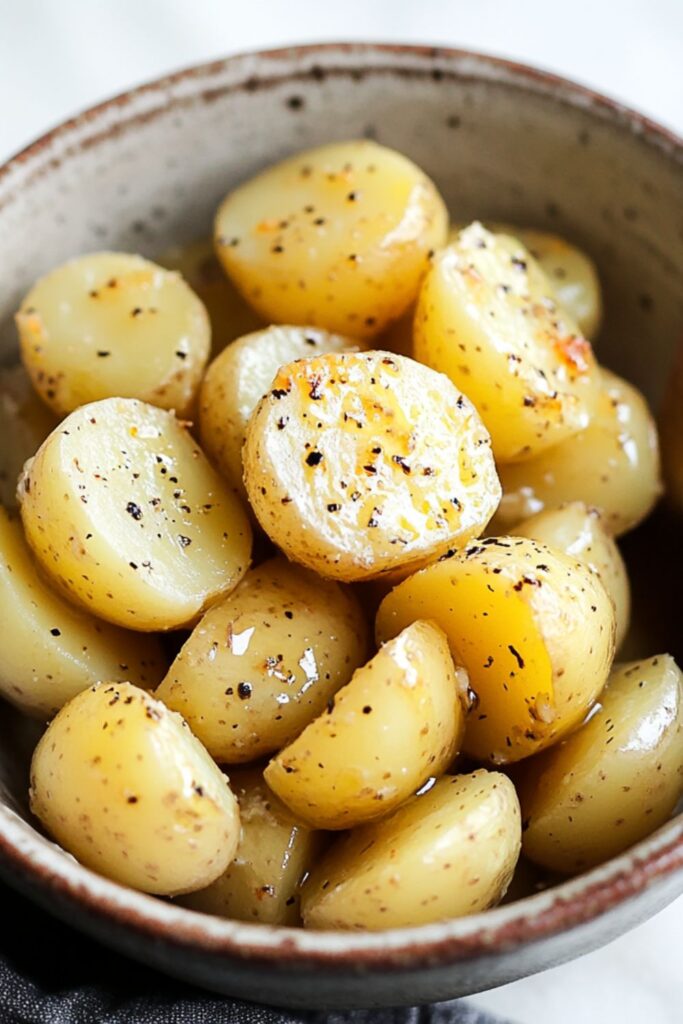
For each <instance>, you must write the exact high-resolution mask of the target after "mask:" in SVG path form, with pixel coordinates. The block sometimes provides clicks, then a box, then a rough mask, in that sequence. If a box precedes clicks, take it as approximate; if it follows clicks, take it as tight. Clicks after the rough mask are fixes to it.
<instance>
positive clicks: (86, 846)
mask: <svg viewBox="0 0 683 1024" xmlns="http://www.w3.org/2000/svg"><path fill="white" fill-rule="evenodd" d="M31 810H32V811H33V813H34V814H35V815H36V816H37V817H38V818H39V819H40V820H41V822H42V823H43V825H44V826H45V828H46V829H47V830H48V832H49V833H50V834H51V835H52V836H54V838H55V839H56V840H57V842H58V843H59V844H60V845H61V846H63V847H64V849H65V850H68V851H69V853H72V854H73V855H74V857H76V859H77V860H79V861H80V862H81V863H82V864H85V865H86V867H89V868H92V869H93V870H94V871H98V872H100V874H103V875H106V876H107V877H108V878H112V879H114V881H116V882H121V883H123V884H124V885H129V886H131V887H132V888H133V889H141V890H143V891H144V892H150V893H157V894H163V895H173V894H175V893H182V892H191V891H192V890H193V889H201V888H203V887H204V886H206V885H209V884H210V883H211V882H212V881H214V879H216V878H218V877H219V876H220V875H221V874H222V873H223V872H224V871H225V869H226V868H227V866H228V864H229V863H230V861H231V860H232V858H233V857H234V855H235V851H236V849H237V843H238V840H239V833H240V822H239V811H238V808H237V801H236V800H235V797H234V796H233V794H232V793H231V791H230V788H229V786H228V782H227V779H226V778H225V776H224V775H222V774H221V772H220V770H219V769H218V768H217V767H216V765H215V764H214V763H213V761H212V760H211V758H210V757H209V755H208V754H207V753H206V751H205V750H204V748H203V747H202V745H201V743H200V742H199V740H197V739H195V737H194V736H193V735H192V733H191V732H190V730H189V729H188V728H187V726H186V725H185V723H184V722H183V720H182V718H181V717H180V715H176V714H174V712H172V711H169V710H168V709H167V708H165V707H164V705H163V704H162V703H161V702H160V701H158V700H154V698H153V697H150V695H149V694H148V693H145V691H144V690H140V689H138V688H137V687H136V686H132V685H131V684H130V683H100V684H99V685H97V686H93V687H91V688H90V689H88V690H84V691H83V693H79V694H78V696H77V697H74V699H73V700H72V701H70V703H69V704H67V705H65V707H63V708H62V710H61V711H60V712H59V714H58V715H57V717H56V718H55V719H54V720H53V721H52V722H51V723H50V725H49V726H48V728H47V731H46V732H45V734H44V736H43V737H42V739H41V740H40V742H39V743H38V746H37V747H36V750H35V753H34V755H33V761H32V763H31Z"/></svg>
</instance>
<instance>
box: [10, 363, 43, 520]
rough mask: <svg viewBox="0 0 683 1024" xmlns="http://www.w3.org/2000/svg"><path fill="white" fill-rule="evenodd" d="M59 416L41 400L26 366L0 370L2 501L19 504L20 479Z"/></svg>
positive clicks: (14, 504)
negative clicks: (28, 461) (18, 487)
mask: <svg viewBox="0 0 683 1024" xmlns="http://www.w3.org/2000/svg"><path fill="white" fill-rule="evenodd" d="M56 426H57V418H56V417H55V416H54V415H53V414H52V413H51V412H50V410H49V409H48V408H47V407H46V406H45V405H44V404H43V403H42V402H41V401H40V399H39V398H38V396H37V395H36V393H35V391H34V390H33V385H32V384H31V381H30V379H29V377H28V375H27V373H26V370H25V369H24V368H23V366H18V365H17V366H12V367H9V368H7V369H4V370H0V438H2V444H1V445H0V504H2V505H3V506H4V507H5V508H8V509H15V508H16V507H17V481H18V480H19V475H20V473H21V471H22V469H23V467H24V463H25V462H26V460H27V459H30V458H31V456H32V455H35V453H36V451H37V450H38V448H39V446H40V445H41V444H42V442H43V441H44V440H45V438H46V437H47V435H48V434H49V433H50V431H51V430H53V429H54V428H55V427H56Z"/></svg>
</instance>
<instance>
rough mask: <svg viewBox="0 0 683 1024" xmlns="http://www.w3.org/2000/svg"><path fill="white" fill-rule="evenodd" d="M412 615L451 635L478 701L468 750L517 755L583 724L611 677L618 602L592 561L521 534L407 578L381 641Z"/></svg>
mask: <svg viewBox="0 0 683 1024" xmlns="http://www.w3.org/2000/svg"><path fill="white" fill-rule="evenodd" d="M416 619H432V620H433V621H434V622H436V623H437V624H438V625H439V626H441V628H442V629H443V630H444V632H445V633H446V636H447V637H448V641H449V643H450V647H451V651H452V653H453V657H454V658H455V660H456V662H457V663H458V664H460V665H462V666H463V667H464V668H465V669H466V671H467V673H468V675H469V681H470V686H471V687H472V689H473V691H474V694H475V695H476V696H475V699H474V700H473V702H472V706H471V708H470V712H469V715H468V718H467V724H466V730H465V740H464V750H465V752H466V753H468V754H470V755H471V756H472V757H474V758H476V759H477V760H481V761H490V762H492V763H493V764H505V763H509V762H511V761H519V760H520V759H521V758H523V757H528V756H529V755H530V754H534V753H536V752H537V751H539V750H543V749H544V748H545V747H548V746H550V745H551V744H553V743H556V742H557V740H558V739H560V738H561V737H562V736H564V735H566V734H567V733H568V732H570V731H571V730H572V729H573V728H574V727H575V726H577V725H578V724H579V723H580V722H581V720H582V719H583V717H584V715H585V714H586V712H587V710H588V709H589V708H590V707H591V705H592V704H593V702H594V701H595V699H596V697H597V696H598V694H599V693H600V691H601V689H602V687H603V686H604V684H605V681H606V679H607V674H608V672H609V669H610V665H611V662H612V657H613V655H614V633H615V616H614V605H613V604H612V601H611V600H610V598H609V597H608V596H607V593H606V591H605V588H604V587H603V585H602V583H601V582H600V580H599V579H598V577H597V576H596V575H595V574H594V573H593V572H591V570H590V569H589V568H587V566H585V565H582V564H581V563H580V562H577V561H575V560H574V559H572V558H568V557H567V556H566V555H563V554H561V553H560V552H559V551H554V550H552V549H551V548H549V547H547V546H546V545H544V544H538V543H536V541H533V540H529V539H527V538H525V537H490V538H488V539H487V540H483V541H481V542H479V543H477V544H475V545H473V546H472V547H470V548H468V549H467V550H466V551H465V552H464V553H462V554H460V555H455V556H454V557H451V558H447V559H443V560H441V561H439V562H437V563H435V564H434V565H430V566H428V567H427V568H426V569H423V570H422V571H421V572H419V573H416V574H415V575H414V576H411V577H410V578H409V579H407V580H404V581H403V583H400V584H399V585H398V586H397V587H395V589H394V590H392V591H391V593H390V594H388V595H387V597H385V598H384V600H383V601H382V603H381V605H380V607H379V611H378V613H377V626H376V629H377V638H378V640H380V641H382V640H385V639H386V638H387V637H390V636H395V635H396V634H397V633H398V632H399V631H400V630H402V629H404V628H405V627H406V625H407V624H408V623H410V622H414V621H415V620H416Z"/></svg>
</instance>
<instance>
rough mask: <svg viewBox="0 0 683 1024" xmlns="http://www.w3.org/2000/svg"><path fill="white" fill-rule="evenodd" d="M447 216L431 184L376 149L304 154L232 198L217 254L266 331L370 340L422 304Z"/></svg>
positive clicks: (225, 206)
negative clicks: (311, 329)
mask: <svg viewBox="0 0 683 1024" xmlns="http://www.w3.org/2000/svg"><path fill="white" fill-rule="evenodd" d="M447 231H448V216H447V213H446V207H445V206H444V203H443V200H442V199H441V196H440V195H439V193H438V192H437V190H436V188H435V187H434V184H433V183H432V182H431V181H430V180H429V178H427V177H426V175H425V174H423V172H422V171H421V170H420V169H419V168H418V167H416V166H415V164H414V163H412V162H411V161H410V160H408V159H407V158H406V157H404V156H401V154H400V153H395V152H394V151H393V150H390V149H386V148H385V147H384V146H378V145H377V143H375V142H370V141H367V140H358V141H352V142H335V143H332V144H330V145H327V146H321V147H320V148H319V149H312V150H309V151H308V152H305V153H298V154H297V155H296V156H294V157H290V158H289V159H288V160H285V161H283V162H282V163H279V164H276V165H275V166H273V167H269V168H267V169H266V170H265V171H263V172H262V173H261V174H259V175H257V176H256V177H255V178H252V179H251V180H250V181H247V182H246V183H245V184H243V185H241V186H240V187H239V188H236V189H235V190H234V191H233V192H231V193H229V195H228V196H227V197H226V199H225V200H224V201H223V203H222V205H221V207H220V209H219V210H218V214H217V216H216V225H215V235H216V251H217V253H218V257H219V259H220V260H221V262H222V263H223V266H224V268H225V270H226V272H227V273H228V275H229V276H230V277H231V278H232V280H233V281H234V283H235V285H236V286H237V287H238V289H239V290H240V291H241V292H242V294H243V295H244V297H245V298H246V299H247V301H248V302H249V303H250V304H251V305H252V306H253V307H254V309H256V310H257V312H258V313H259V314H260V315H261V316H262V317H263V319H264V320H265V321H267V322H273V323H290V324H311V325H315V326H318V327H324V328H326V329H327V330H328V331H335V332H337V333H340V334H350V335H352V336H353V337H357V338H372V337H375V336H376V335H378V334H379V333H380V332H381V331H382V330H383V329H384V328H385V327H386V325H387V324H388V323H389V322H390V321H391V320H395V319H396V318H397V317H399V316H400V315H401V314H402V313H403V312H404V311H405V310H406V309H408V307H409V306H410V304H411V303H412V302H414V300H415V297H416V295H417V291H418V288H419V286H420V281H421V279H422V277H423V275H424V273H425V271H426V269H427V264H428V260H429V254H430V252H431V251H432V250H434V249H438V248H440V247H441V246H442V245H444V244H445V241H446V235H447Z"/></svg>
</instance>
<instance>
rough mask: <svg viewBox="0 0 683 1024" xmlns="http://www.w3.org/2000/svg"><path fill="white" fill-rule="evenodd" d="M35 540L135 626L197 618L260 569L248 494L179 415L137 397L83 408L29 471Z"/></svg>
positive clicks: (58, 576)
mask: <svg viewBox="0 0 683 1024" xmlns="http://www.w3.org/2000/svg"><path fill="white" fill-rule="evenodd" d="M19 491H20V493H19V498H20V501H21V515H22V519H23V523H24V529H25V531H26V537H27V540H28V542H29V544H30V546H31V547H32V548H33V551H34V552H35V554H36V556H37V557H38V560H39V562H40V564H41V566H42V568H43V569H44V570H45V572H46V573H47V574H48V576H49V577H50V579H51V580H52V581H53V582H54V583H55V584H57V585H58V586H59V587H60V588H61V589H62V591H64V592H65V593H66V594H67V595H68V596H69V597H70V598H71V599H72V600H74V601H76V602H77V603H78V604H81V605H83V606H84V607H85V608H87V609H88V610H89V611H91V612H93V613H94V614H96V615H99V616H101V617H102V618H104V619H107V620H109V621H111V622H115V623H117V624H119V625H123V626H129V627H130V628H131V629H140V630H156V629H172V628H175V627H178V626H183V625H186V624H188V623H192V622H194V621H195V620H196V619H197V617H198V616H199V615H200V614H201V612H202V611H203V610H204V608H205V607H207V606H208V605H209V604H211V603H213V602H214V601H216V600H217V599H218V598H219V597H220V596H221V594H224V593H227V592H228V591H230V590H231V589H232V588H233V587H234V586H235V585H236V584H237V583H238V582H239V580H240V578H241V577H242V576H243V575H244V573H245V572H246V570H247V568H248V566H249V558H250V553H251V529H250V526H249V521H248V519H247V515H246V512H245V511H244V509H243V508H242V506H241V505H240V503H239V500H238V499H237V497H236V496H235V495H234V493H233V492H232V491H231V490H230V489H229V488H228V486H227V485H226V484H225V483H224V482H223V481H222V480H221V479H220V477H219V476H218V474H217V473H216V472H215V470H213V469H212V467H211V466H210V465H209V463H208V461H207V459H206V457H205V456H204V455H203V454H202V452H201V451H200V450H199V448H198V447H197V445H196V444H195V442H194V441H193V439H192V437H191V436H190V434H189V433H188V431H187V430H186V429H185V427H184V426H183V424H181V423H180V422H179V421H178V420H176V418H175V417H174V416H173V414H172V413H170V412H166V411H164V410H162V409H157V408H155V407H154V406H151V405H147V404H145V403H144V402H138V401H136V400H134V399H122V398H111V399H106V400H104V401H102V402H93V403H91V404H90V405H86V406H83V407H82V408H80V409H78V410H77V411H76V412H74V413H72V414H71V415H70V416H69V417H67V419H65V420H64V422H63V423H62V424H61V425H60V426H59V427H58V428H57V429H56V430H55V431H53V433H52V434H51V435H50V436H49V437H48V439H47V440H46V441H45V443H44V444H43V445H42V446H41V448H40V450H39V451H38V454H37V455H36V456H35V458H34V459H33V460H32V461H31V463H30V464H29V465H28V466H27V469H26V472H25V474H24V477H23V480H22V484H21V486H20V489H19Z"/></svg>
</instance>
